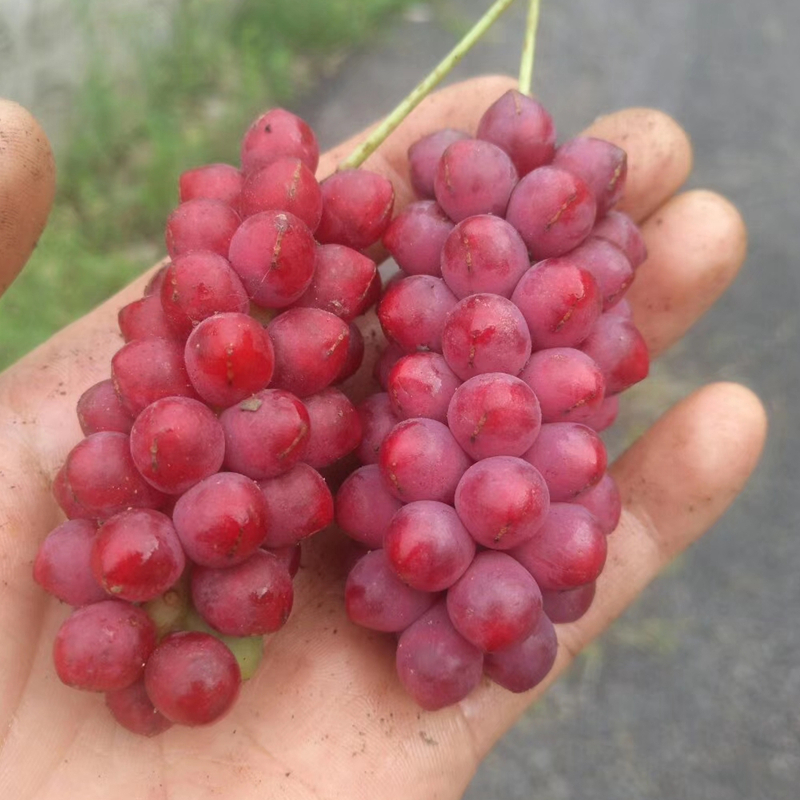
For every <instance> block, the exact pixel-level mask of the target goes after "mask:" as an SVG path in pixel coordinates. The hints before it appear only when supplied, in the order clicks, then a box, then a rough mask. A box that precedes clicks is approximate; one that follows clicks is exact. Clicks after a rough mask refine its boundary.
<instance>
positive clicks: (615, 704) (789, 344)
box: [303, 0, 800, 800]
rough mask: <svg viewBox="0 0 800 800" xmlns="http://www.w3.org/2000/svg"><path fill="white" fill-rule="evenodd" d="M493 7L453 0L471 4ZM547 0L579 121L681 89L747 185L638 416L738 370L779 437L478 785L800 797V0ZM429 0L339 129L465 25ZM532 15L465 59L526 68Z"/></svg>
mask: <svg viewBox="0 0 800 800" xmlns="http://www.w3.org/2000/svg"><path fill="white" fill-rule="evenodd" d="M487 5H488V0H459V3H458V4H456V3H451V4H450V9H451V10H455V9H457V10H458V14H459V16H460V17H461V18H462V19H463V20H470V19H476V18H477V17H478V16H479V13H480V12H481V10H482V9H483V8H485V7H486V6H487ZM520 5H524V4H522V3H520ZM543 6H544V10H543V14H542V32H541V42H540V46H539V52H538V74H537V88H538V92H539V94H540V96H541V97H542V99H543V100H544V102H545V103H546V104H547V105H548V107H549V108H550V110H551V111H552V112H553V113H554V116H555V118H556V121H557V123H558V126H559V129H560V130H561V131H562V133H564V134H569V133H572V132H577V131H578V130H579V129H580V128H581V127H582V126H583V125H584V124H585V123H586V122H588V121H590V120H591V119H592V118H594V117H595V116H597V115H598V114H600V113H604V112H607V111H610V110H613V109H616V108H621V107H624V106H628V105H650V106H656V107H659V108H662V109H664V110H665V111H667V112H669V113H671V114H673V115H674V116H675V117H676V118H677V119H678V120H680V121H681V123H682V124H683V125H684V126H685V127H686V128H687V129H688V130H689V132H690V134H691V136H692V138H693V140H694V143H695V148H696V172H695V175H694V177H693V179H692V184H693V185H696V186H707V187H710V188H713V189H715V190H717V191H720V192H723V193H725V194H727V195H728V196H730V197H731V198H732V199H733V200H734V201H735V202H736V203H737V204H738V206H739V207H740V208H741V209H742V211H743V212H744V215H745V218H746V219H747V222H748V224H749V227H750V231H751V248H750V256H749V259H748V264H747V267H746V270H745V272H744V274H743V275H742V277H741V279H740V280H739V281H738V283H737V284H736V285H735V286H734V288H733V289H732V290H731V291H730V292H729V293H728V294H727V295H726V297H725V298H724V299H723V300H722V301H721V302H720V303H719V304H718V306H717V307H716V308H715V309H714V311H713V312H712V313H711V314H709V315H708V317H707V318H706V319H705V320H704V321H703V322H702V323H700V324H699V325H698V326H697V327H696V328H695V330H694V331H693V332H692V333H691V335H690V336H689V337H688V338H687V340H686V341H685V343H684V344H682V345H681V346H679V347H676V348H675V349H674V350H673V351H672V352H671V353H670V354H669V355H668V356H667V357H666V358H665V359H663V360H662V362H661V363H660V364H659V365H658V366H657V367H656V369H655V371H654V377H653V378H652V379H651V380H650V382H649V385H647V386H645V387H642V390H641V391H639V392H637V393H636V394H635V396H634V397H632V398H631V399H630V400H629V402H628V404H627V414H628V417H629V419H631V420H633V422H632V423H631V424H632V425H639V424H642V423H646V422H649V421H650V420H652V419H654V418H656V417H657V416H658V415H659V414H660V413H661V412H662V411H663V410H664V409H665V408H667V407H668V406H669V405H671V404H672V403H673V402H674V401H675V400H676V399H678V398H679V397H681V396H683V395H685V394H686V393H688V392H689V391H691V389H693V388H694V387H696V386H699V385H701V384H702V383H705V382H707V381H709V380H716V379H732V380H738V381H741V382H744V383H746V384H747V385H749V386H750V387H752V388H753V389H755V390H756V391H757V392H758V393H759V394H760V396H761V397H762V398H763V399H764V401H765V403H766V405H767V407H768V409H769V413H770V416H771V436H770V441H769V444H768V447H767V452H766V454H765V456H764V460H763V463H762V465H761V467H760V469H759V471H758V473H757V475H756V477H755V479H754V480H753V481H752V483H751V484H750V485H749V487H748V488H747V490H746V491H745V493H744V495H743V496H742V497H741V499H740V500H739V501H738V503H737V504H736V505H735V507H734V508H733V510H732V511H731V512H730V513H729V514H728V515H727V517H726V518H725V519H723V521H722V522H721V523H720V524H718V525H717V526H716V529H715V530H714V531H713V532H712V533H711V534H710V535H709V536H708V537H707V538H706V539H705V540H704V541H703V542H702V543H701V544H700V545H699V546H697V547H696V548H695V549H694V550H693V551H692V552H691V553H690V554H688V555H687V556H686V557H684V558H683V559H682V560H681V561H680V562H679V563H678V564H676V565H675V567H674V568H673V569H672V570H671V571H670V572H669V573H668V574H667V575H665V576H664V577H663V578H662V579H660V580H659V581H658V582H657V583H656V584H655V585H654V586H652V587H651V588H650V589H649V590H648V591H647V592H646V593H645V596H644V597H643V598H642V600H641V602H640V603H639V604H638V605H637V606H636V607H635V608H634V609H632V610H631V611H630V612H629V613H628V614H627V615H626V616H625V617H624V618H623V619H622V620H620V621H619V622H618V624H617V625H616V626H615V627H614V628H613V629H612V630H611V631H610V632H609V633H608V635H607V636H606V637H605V638H604V639H603V640H602V641H601V642H600V643H599V644H598V645H597V646H596V647H594V648H593V649H592V651H591V652H590V653H588V654H587V655H586V657H584V658H583V659H582V660H581V661H580V662H579V663H578V664H576V666H575V668H574V669H573V670H572V672H571V673H570V674H569V676H568V677H567V678H566V679H565V680H563V681H562V682H561V683H560V684H559V685H558V686H557V687H556V689H555V690H554V691H553V692H552V693H551V695H550V696H549V697H548V699H547V700H546V701H545V702H544V703H542V704H541V705H540V706H539V707H538V708H537V709H536V710H535V711H533V712H531V713H529V714H528V715H527V716H526V717H525V718H524V719H523V720H522V721H521V722H520V723H519V724H518V725H517V726H516V728H515V729H514V730H513V731H511V732H510V733H509V734H508V735H507V736H506V738H505V739H504V740H503V741H502V742H501V743H500V745H499V746H498V747H497V748H496V749H495V751H494V752H493V753H492V754H491V756H490V757H489V758H488V759H487V761H486V763H485V765H484V766H483V768H482V769H481V770H480V772H479V774H478V775H477V777H476V778H475V780H474V781H473V783H472V785H471V787H470V789H469V791H468V792H467V798H468V800H479V799H480V798H496V799H500V798H502V799H503V800H505V799H506V798H507V799H508V800H516V798H520V800H521V799H522V798H533V797H535V798H537V800H573V799H574V800H583V799H584V798H591V799H592V800H627V799H628V798H647V799H648V800H649V799H650V798H653V799H654V800H655V798H658V799H659V800H677V799H679V798H691V800H736V799H738V798H747V800H762V799H763V800H784V798H786V799H787V800H788V799H789V798H797V797H798V793H800V789H798V785H800V624H798V616H799V614H798V612H800V579H798V575H800V542H799V541H798V538H799V537H800V525H799V524H798V523H800V514H798V510H797V499H796V498H797V493H798V471H797V468H796V464H797V458H798V456H797V453H798V448H800V434H798V422H797V419H798V397H800V369H798V352H800V333H799V332H798V301H799V300H800V296H799V295H800V292H798V282H799V279H798V265H797V261H798V256H800V244H798V242H797V231H798V221H799V218H798V213H799V212H800V202H798V200H797V187H798V185H800V151H798V144H797V142H798V139H800V81H798V79H797V72H798V69H799V68H800V58H798V50H797V45H796V38H797V34H798V33H800V4H798V3H797V0H762V2H761V3H758V4H756V3H752V2H750V1H749V0H704V2H703V3H699V2H696V0H672V2H652V3H642V2H639V0H595V1H594V2H587V0H560V2H545V3H544V4H543ZM424 12H425V7H424V6H421V7H420V8H418V9H417V10H416V13H415V14H414V15H413V16H412V17H407V18H406V19H404V20H397V22H396V24H395V25H393V26H392V28H391V30H387V31H386V33H385V34H384V35H383V36H381V37H379V38H378V39H376V40H375V41H374V42H373V44H372V46H371V47H370V48H368V49H366V50H365V51H363V52H362V53H360V54H358V55H356V56H355V57H353V58H352V59H351V60H350V61H349V62H348V63H347V64H346V65H345V68H344V70H343V71H342V72H341V73H340V74H339V75H338V76H337V77H336V78H335V79H334V80H332V81H330V82H329V83H328V84H326V85H325V86H324V87H323V88H322V90H321V91H320V92H319V93H318V95H317V96H316V97H314V98H313V99H312V101H313V102H310V103H309V104H308V107H307V108H306V109H303V110H304V112H305V113H306V116H308V117H309V118H310V121H311V122H312V124H313V125H314V126H315V128H316V129H317V130H319V131H321V133H322V136H323V139H324V140H325V143H326V144H331V143H333V142H335V141H337V140H338V139H340V138H342V137H343V136H345V135H346V134H349V133H351V132H352V131H354V130H355V129H357V128H359V127H361V125H362V124H366V123H367V122H369V121H371V120H372V119H373V118H375V117H376V116H377V115H378V114H380V113H382V112H385V111H387V110H388V109H389V108H390V107H391V106H392V105H393V103H394V102H396V100H397V99H399V98H400V97H402V96H403V94H404V93H405V92H406V91H407V90H408V88H409V87H411V86H412V85H413V84H415V83H416V82H417V81H418V80H419V79H420V78H421V77H422V75H423V74H424V72H425V71H426V70H427V68H428V67H429V66H432V65H433V64H434V63H435V62H436V61H437V60H438V58H439V57H440V56H441V55H442V54H443V53H444V52H446V50H447V49H448V48H449V47H450V46H451V45H452V43H453V42H454V41H455V35H454V32H453V29H452V27H451V26H449V25H442V24H441V23H439V22H437V21H436V20H435V19H433V20H429V21H427V22H426V21H424V20H425V18H426V15H425V13H424ZM414 20H416V21H414ZM522 20H523V9H522V8H521V7H520V8H519V9H517V10H516V11H512V12H510V13H509V16H508V17H506V18H505V19H504V20H503V21H502V22H501V23H500V24H499V26H498V27H497V28H496V29H495V30H494V31H493V33H492V35H491V36H490V38H489V41H488V42H486V43H483V44H482V45H480V46H479V48H478V49H477V50H476V51H475V52H474V53H473V54H471V55H470V56H469V57H468V59H467V61H466V62H465V63H464V64H463V65H462V67H461V68H460V69H459V71H458V77H464V76H466V75H471V74H478V73H481V72H497V71H507V72H511V73H515V72H516V69H517V65H516V60H517V56H516V53H517V52H518V49H519V43H520V36H521V34H520V31H521V23H522Z"/></svg>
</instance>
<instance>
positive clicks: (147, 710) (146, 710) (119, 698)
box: [106, 678, 172, 736]
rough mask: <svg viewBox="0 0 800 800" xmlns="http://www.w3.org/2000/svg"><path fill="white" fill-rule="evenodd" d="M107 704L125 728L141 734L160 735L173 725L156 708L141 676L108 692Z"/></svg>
mask: <svg viewBox="0 0 800 800" xmlns="http://www.w3.org/2000/svg"><path fill="white" fill-rule="evenodd" d="M106 705H107V706H108V710H109V711H110V712H111V714H112V715H113V717H114V719H115V720H116V721H117V722H119V724H120V725H122V727H123V728H127V730H129V731H131V733H137V734H139V736H158V734H159V733H163V732H164V731H165V730H168V729H169V728H171V727H172V722H170V721H169V720H168V719H167V718H166V717H165V716H164V715H163V714H162V713H161V712H160V711H158V710H157V709H156V707H155V706H154V705H153V704H152V702H151V701H150V698H149V697H148V696H147V690H146V689H145V686H144V678H139V680H137V681H136V683H132V684H131V685H130V686H126V687H125V688H124V689H117V690H116V691H114V692H106Z"/></svg>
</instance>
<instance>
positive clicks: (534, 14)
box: [519, 0, 539, 95]
mask: <svg viewBox="0 0 800 800" xmlns="http://www.w3.org/2000/svg"><path fill="white" fill-rule="evenodd" d="M538 27H539V0H530V7H529V9H528V24H527V26H526V28H525V42H524V44H523V45H522V62H521V63H520V66H519V91H520V94H527V95H530V94H531V86H532V85H533V57H534V54H535V53H536V29H537V28H538Z"/></svg>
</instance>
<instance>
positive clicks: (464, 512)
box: [455, 456, 550, 550]
mask: <svg viewBox="0 0 800 800" xmlns="http://www.w3.org/2000/svg"><path fill="white" fill-rule="evenodd" d="M455 508H456V511H457V512H458V516H459V517H460V518H461V521H462V522H463V523H464V525H465V526H466V528H467V530H468V531H469V532H470V533H471V534H472V537H473V538H474V539H475V541H476V542H478V544H481V545H483V546H484V547H489V548H491V549H493V550H510V549H511V548H513V547H517V546H519V545H520V544H522V543H523V542H527V541H529V540H531V539H532V538H533V537H535V535H536V534H537V533H538V531H539V530H540V528H541V527H542V525H543V524H544V521H545V519H546V517H547V512H548V510H549V508H550V496H549V494H548V492H547V484H546V483H545V480H544V478H543V477H542V475H541V473H540V472H539V471H538V470H537V469H536V468H535V467H532V466H531V465H530V464H528V462H527V461H523V460H522V459H521V458H512V457H510V456H493V457H492V458H485V459H483V460H482V461H478V463H477V464H473V465H472V466H471V467H470V468H469V469H468V470H467V471H466V472H465V473H464V476H463V477H462V478H461V481H460V482H459V484H458V488H457V489H456V493H455Z"/></svg>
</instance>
